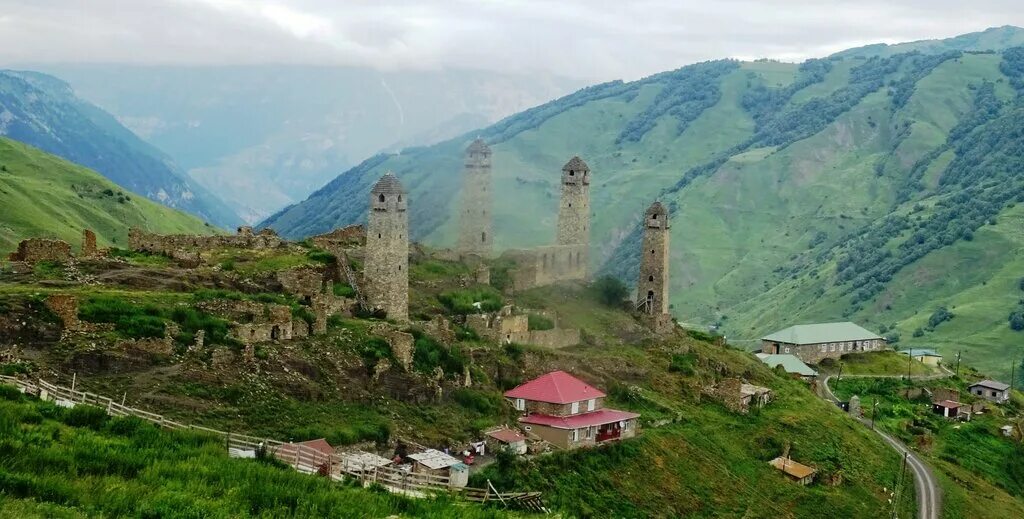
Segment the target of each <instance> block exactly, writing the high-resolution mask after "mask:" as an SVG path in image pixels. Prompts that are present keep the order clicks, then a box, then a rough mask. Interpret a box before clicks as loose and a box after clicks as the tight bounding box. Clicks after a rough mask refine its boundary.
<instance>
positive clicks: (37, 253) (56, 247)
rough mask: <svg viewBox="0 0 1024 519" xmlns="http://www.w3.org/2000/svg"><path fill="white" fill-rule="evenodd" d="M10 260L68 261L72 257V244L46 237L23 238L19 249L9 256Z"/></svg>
mask: <svg viewBox="0 0 1024 519" xmlns="http://www.w3.org/2000/svg"><path fill="white" fill-rule="evenodd" d="M7 259H8V260H10V261H24V262H27V263H35V262H38V261H61V262H63V261H68V260H69V259H71V245H68V242H66V241H64V240H48V239H45V238H29V239H27V240H21V243H19V244H18V251H17V252H12V253H11V254H10V255H9V256H8V257H7Z"/></svg>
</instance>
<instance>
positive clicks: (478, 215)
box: [458, 139, 494, 257]
mask: <svg viewBox="0 0 1024 519" xmlns="http://www.w3.org/2000/svg"><path fill="white" fill-rule="evenodd" d="M492 182H493V181H492V179H491V149H490V148H489V147H488V146H487V145H486V144H484V142H483V141H482V140H480V139H477V140H475V141H473V143H472V144H470V146H469V148H467V149H466V160H465V167H464V168H463V174H462V199H461V210H460V212H459V239H458V250H459V252H460V253H462V254H475V255H478V256H481V257H487V256H490V255H491V251H492V248H493V233H492V230H491V228H492V220H493V216H492V212H491V208H492V206H493V205H494V204H493V195H492V191H493V187H492Z"/></svg>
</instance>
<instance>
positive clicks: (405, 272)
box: [363, 171, 409, 322]
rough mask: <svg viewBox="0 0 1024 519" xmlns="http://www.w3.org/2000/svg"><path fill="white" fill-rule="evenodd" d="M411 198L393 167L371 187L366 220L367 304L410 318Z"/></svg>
mask: <svg viewBox="0 0 1024 519" xmlns="http://www.w3.org/2000/svg"><path fill="white" fill-rule="evenodd" d="M407 209H408V200H406V199H405V191H404V190H403V189H402V184H401V183H400V182H399V181H398V177H396V176H395V174H394V173H391V172H390V171H389V172H388V173H385V174H384V176H382V177H381V178H380V180H378V181H377V183H376V184H375V185H374V186H373V189H371V190H370V211H369V215H368V216H367V222H366V260H365V264H364V266H363V277H364V279H365V281H366V293H367V295H366V298H367V304H368V305H369V306H370V309H372V310H381V311H383V312H384V313H385V314H386V315H387V317H388V318H389V319H394V320H396V321H399V322H406V321H408V320H409V215H408V212H407Z"/></svg>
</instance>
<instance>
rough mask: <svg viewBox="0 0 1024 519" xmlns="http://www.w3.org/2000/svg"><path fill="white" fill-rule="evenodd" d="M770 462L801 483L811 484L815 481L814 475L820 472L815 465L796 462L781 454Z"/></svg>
mask: <svg viewBox="0 0 1024 519" xmlns="http://www.w3.org/2000/svg"><path fill="white" fill-rule="evenodd" d="M768 464H769V465H771V466H773V467H775V468H776V469H778V470H780V471H782V473H783V474H785V475H787V476H789V478H790V479H792V480H793V481H796V482H797V483H799V484H801V485H809V484H810V483H811V482H812V481H814V475H815V474H817V473H818V471H817V470H816V469H814V468H813V467H808V466H807V465H804V464H803V463H798V462H795V461H793V460H791V459H789V458H788V457H785V456H779V457H778V458H775V459H773V460H771V461H769V462H768Z"/></svg>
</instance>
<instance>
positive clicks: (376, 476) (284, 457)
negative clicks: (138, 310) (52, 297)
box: [0, 375, 547, 513]
mask: <svg viewBox="0 0 1024 519" xmlns="http://www.w3.org/2000/svg"><path fill="white" fill-rule="evenodd" d="M0 383H3V384H7V385H11V386H15V387H17V388H18V389H19V390H20V391H21V392H23V393H26V394H29V395H34V396H37V397H39V399H40V400H46V401H52V402H54V403H55V404H57V405H59V406H63V407H73V406H75V405H78V404H85V405H91V406H95V407H99V408H101V409H105V410H106V412H107V414H109V415H111V416H134V417H137V418H141V419H143V420H146V421H148V422H151V423H152V424H154V425H156V426H158V427H162V428H166V429H175V430H189V431H197V432H201V433H206V434H211V435H214V436H219V437H221V438H222V439H223V441H224V445H225V448H226V449H227V451H228V455H229V456H231V457H233V458H256V457H257V456H267V455H269V456H273V457H274V458H276V459H278V460H280V461H281V462H283V463H285V464H287V465H288V466H290V467H292V468H293V469H295V470H297V471H299V472H302V473H305V474H319V475H323V476H330V477H331V479H332V480H334V481H342V480H344V479H345V478H355V479H357V480H359V481H361V482H362V483H363V484H364V485H371V484H378V485H381V486H383V487H384V488H386V489H388V490H389V491H391V492H394V493H399V494H404V495H407V496H411V497H426V496H428V495H430V494H431V493H435V492H458V493H460V494H461V495H462V496H463V497H465V499H467V500H469V501H476V502H481V503H482V502H493V501H498V502H500V503H501V504H504V505H505V506H511V507H515V508H520V509H525V510H530V511H534V512H540V513H547V509H546V508H545V507H544V504H543V502H542V501H541V500H540V492H507V493H500V492H497V491H496V490H495V489H494V487H492V486H491V485H490V482H488V488H472V487H456V486H454V485H453V484H452V480H451V478H449V477H447V476H438V475H434V474H426V473H420V472H412V471H411V470H405V469H403V468H400V467H392V466H383V467H365V466H363V465H356V464H351V463H346V462H345V460H344V458H343V457H340V456H338V455H337V454H328V453H325V452H322V451H320V450H317V449H314V448H312V447H309V446H307V445H302V444H297V443H286V442H282V441H278V440H273V439H270V438H259V437H256V436H250V435H246V434H238V433H233V432H225V431H218V430H217V429H210V428H208V427H202V426H199V425H191V424H183V423H180V422H176V421H174V420H171V419H169V418H166V417H164V416H162V415H159V414H156V413H151V412H149V411H145V410H142V409H138V408H134V407H130V406H127V405H125V404H124V403H123V401H122V402H121V403H119V402H116V401H114V400H113V399H111V398H109V397H105V396H102V395H97V394H95V393H90V392H88V391H78V390H75V389H72V388H67V387H63V386H58V385H56V384H51V383H49V382H47V381H45V380H42V379H37V381H36V382H31V381H28V380H23V379H20V378H17V377H10V376H6V375H0Z"/></svg>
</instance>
